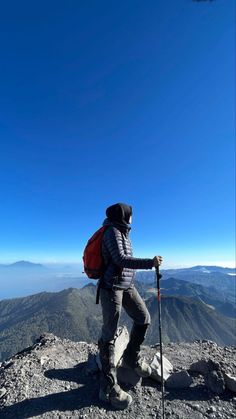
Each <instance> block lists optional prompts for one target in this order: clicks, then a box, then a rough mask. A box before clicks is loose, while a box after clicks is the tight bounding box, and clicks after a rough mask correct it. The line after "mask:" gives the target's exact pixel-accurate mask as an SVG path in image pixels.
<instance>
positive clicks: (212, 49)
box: [0, 0, 235, 267]
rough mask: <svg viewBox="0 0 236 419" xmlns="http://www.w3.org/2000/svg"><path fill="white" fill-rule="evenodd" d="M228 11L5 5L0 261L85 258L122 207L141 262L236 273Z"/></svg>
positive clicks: (221, 4)
mask: <svg viewBox="0 0 236 419" xmlns="http://www.w3.org/2000/svg"><path fill="white" fill-rule="evenodd" d="M234 8H235V3H234V0H214V1H201V2H195V1H191V0H178V1H176V0H163V1H156V0H150V1H147V2H144V1H143V0H128V1H119V2H115V1H111V0H107V1H103V0H99V1H98V0H96V1H92V0H91V1H90V0H88V1H78V0H70V1H64V0H63V1H60V0H57V1H55V0H50V1H45V0H41V1H40V2H34V1H32V0H23V1H20V2H19V1H18V0H17V1H16V0H12V1H9V2H3V3H2V5H1V16H0V39H1V41H0V42H1V47H0V184H1V201H0V263H5V262H14V261H16V260H19V259H25V260H31V261H34V262H43V261H47V262H48V261H57V262H59V261H70V262H71V261H80V260H81V254H82V250H83V247H84V245H85V244H86V242H87V239H88V238H89V237H90V236H91V234H92V233H93V232H94V231H95V230H96V229H97V228H99V227H100V225H101V223H102V221H103V219H104V218H105V208H106V207H107V206H109V205H111V204H113V203H115V202H125V203H128V204H130V205H132V206H133V225H132V230H131V239H132V243H133V247H134V254H135V256H149V257H153V256H154V255H155V254H161V255H163V257H164V260H165V264H164V266H163V267H172V266H173V267H174V266H191V265H194V264H220V265H222V266H232V265H234V139H235V123H234V117H235V102H234V96H235V79H234V73H235V64H234V49H235V44H234V43H235V42H234V39H235V11H234Z"/></svg>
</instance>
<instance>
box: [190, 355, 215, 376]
mask: <svg viewBox="0 0 236 419" xmlns="http://www.w3.org/2000/svg"><path fill="white" fill-rule="evenodd" d="M219 369H220V364H219V363H218V362H215V361H212V359H209V360H206V359H204V358H203V359H200V360H199V361H197V362H193V363H192V364H191V365H190V371H193V372H199V373H200V374H206V373H207V372H209V371H213V370H216V371H218V370H219Z"/></svg>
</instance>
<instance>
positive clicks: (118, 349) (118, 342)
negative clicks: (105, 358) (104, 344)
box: [96, 326, 129, 370]
mask: <svg viewBox="0 0 236 419" xmlns="http://www.w3.org/2000/svg"><path fill="white" fill-rule="evenodd" d="M128 342H129V332H128V329H127V327H125V326H123V327H118V329H117V332H116V335H115V338H114V346H115V357H114V363H115V366H116V367H117V365H118V363H119V361H120V359H121V357H122V355H123V352H124V350H125V348H126V346H127V345H128ZM96 362H97V364H98V367H99V369H100V370H101V369H102V365H101V361H100V358H99V353H98V354H97V356H96Z"/></svg>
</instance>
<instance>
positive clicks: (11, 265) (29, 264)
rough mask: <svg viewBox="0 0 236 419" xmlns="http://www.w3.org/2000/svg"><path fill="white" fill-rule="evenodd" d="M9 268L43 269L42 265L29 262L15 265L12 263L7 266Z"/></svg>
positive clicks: (21, 261) (22, 261) (19, 262)
mask: <svg viewBox="0 0 236 419" xmlns="http://www.w3.org/2000/svg"><path fill="white" fill-rule="evenodd" d="M7 266H8V267H16V268H36V267H37V268H39V267H43V265H41V264H40V263H33V262H29V261H27V260H19V261H17V262H15V263H11V264H10V265H7Z"/></svg>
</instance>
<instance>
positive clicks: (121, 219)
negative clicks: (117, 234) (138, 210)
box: [106, 202, 132, 225]
mask: <svg viewBox="0 0 236 419" xmlns="http://www.w3.org/2000/svg"><path fill="white" fill-rule="evenodd" d="M131 215H132V207H131V206H130V205H127V204H122V203H120V202H119V203H117V204H114V205H111V206H110V207H108V208H107V209H106V216H107V218H108V220H110V221H113V222H118V223H122V224H126V225H127V224H129V219H130V216H131Z"/></svg>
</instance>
